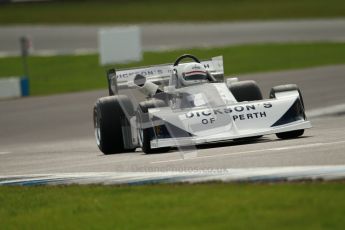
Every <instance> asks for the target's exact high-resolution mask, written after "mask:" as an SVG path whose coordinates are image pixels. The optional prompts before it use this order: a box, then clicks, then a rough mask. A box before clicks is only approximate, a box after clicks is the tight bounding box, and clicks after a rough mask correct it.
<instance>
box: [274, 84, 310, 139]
mask: <svg viewBox="0 0 345 230" xmlns="http://www.w3.org/2000/svg"><path fill="white" fill-rule="evenodd" d="M288 91H298V94H299V97H300V99H301V104H302V106H303V109H304V102H303V97H302V93H301V90H300V89H299V88H298V86H297V85H295V84H287V85H279V86H275V87H273V88H272V89H271V91H270V98H275V97H276V93H281V92H288ZM303 134H304V129H299V130H294V131H288V132H283V133H276V136H277V137H278V138H280V139H292V138H297V137H299V136H302V135H303Z"/></svg>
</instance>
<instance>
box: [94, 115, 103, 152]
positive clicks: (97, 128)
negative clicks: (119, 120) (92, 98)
mask: <svg viewBox="0 0 345 230" xmlns="http://www.w3.org/2000/svg"><path fill="white" fill-rule="evenodd" d="M95 137H96V142H97V145H98V146H100V144H101V138H102V136H101V127H100V122H99V120H98V116H97V112H95Z"/></svg>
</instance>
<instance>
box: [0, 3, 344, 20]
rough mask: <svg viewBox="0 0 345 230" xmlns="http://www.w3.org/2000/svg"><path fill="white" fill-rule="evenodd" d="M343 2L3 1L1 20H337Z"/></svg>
mask: <svg viewBox="0 0 345 230" xmlns="http://www.w3.org/2000/svg"><path fill="white" fill-rule="evenodd" d="M344 16H345V2H344V1H343V0H327V1H325V0H289V1H287V0H260V1H259V0H241V1H238V0H218V1H209V0H189V1H182V0H175V1H170V0H146V1H141V0H132V1H126V0H117V1H110V0H108V1H106V0H102V1H60V2H45V3H31V4H7V5H6V4H5V5H0V24H3V25H5V24H18V23H21V24H32V23H40V24H42V23H44V24H47V23H48V24H71V23H72V24H73V23H74V24H75V23H82V24H83V23H87V24H90V23H93V24H96V23H141V22H171V21H174V22H186V21H190V22H203V21H234V20H271V19H295V18H336V17H344Z"/></svg>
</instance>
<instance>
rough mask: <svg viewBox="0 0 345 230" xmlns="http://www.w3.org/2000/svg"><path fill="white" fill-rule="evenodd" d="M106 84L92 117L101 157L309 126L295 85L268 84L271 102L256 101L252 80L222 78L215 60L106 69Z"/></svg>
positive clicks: (283, 134)
mask: <svg viewBox="0 0 345 230" xmlns="http://www.w3.org/2000/svg"><path fill="white" fill-rule="evenodd" d="M185 59H188V60H190V59H191V60H192V61H189V62H185ZM182 61H183V62H182ZM107 79H108V85H109V96H107V97H102V98H100V99H98V100H97V102H96V104H95V107H94V112H93V116H94V127H95V135H96V141H97V145H98V147H99V149H100V150H101V151H102V152H103V153H104V154H112V153H121V152H129V151H134V150H135V149H136V148H138V147H140V148H141V149H142V150H143V151H144V152H145V153H153V152H164V151H168V150H169V149H171V147H180V146H193V145H201V144H206V143H215V142H224V141H231V140H236V139H243V138H259V137H261V136H262V135H266V134H276V135H277V137H278V138H282V139H286V138H295V137H299V136H301V135H302V134H303V133H304V129H307V128H310V127H311V124H310V122H309V121H308V120H307V119H306V116H305V113H304V104H303V99H302V95H301V92H300V90H299V89H298V87H297V86H296V85H292V84H289V85H281V86H276V87H273V88H272V89H271V92H270V99H263V97H262V94H261V91H260V89H259V87H258V86H257V84H256V82H254V81H239V80H238V79H237V78H228V79H226V80H225V81H224V70H223V58H222V57H221V56H220V57H214V58H212V59H211V60H207V61H203V62H200V61H199V60H198V59H197V58H196V57H194V56H192V55H188V54H187V55H183V56H181V57H179V58H178V59H177V60H176V61H175V63H174V64H168V65H157V66H151V67H141V68H136V69H128V70H121V71H117V72H116V71H115V70H114V69H111V70H109V71H108V73H107ZM121 90H123V91H124V92H125V93H126V94H127V95H125V94H120V91H121ZM145 97H146V99H144V100H143V101H141V100H142V98H145ZM140 98H141V99H140Z"/></svg>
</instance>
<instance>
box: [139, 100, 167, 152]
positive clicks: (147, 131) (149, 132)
mask: <svg viewBox="0 0 345 230" xmlns="http://www.w3.org/2000/svg"><path fill="white" fill-rule="evenodd" d="M165 106H167V103H166V102H165V101H163V100H159V99H151V100H148V101H143V102H141V103H139V106H138V110H137V122H138V124H137V127H138V135H139V137H138V138H139V142H140V146H141V149H142V151H143V152H144V153H146V154H152V153H163V152H168V151H169V150H170V147H168V148H151V140H152V139H153V138H154V136H155V132H154V128H153V127H145V126H147V124H150V120H149V115H148V110H149V109H151V108H158V107H165Z"/></svg>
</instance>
